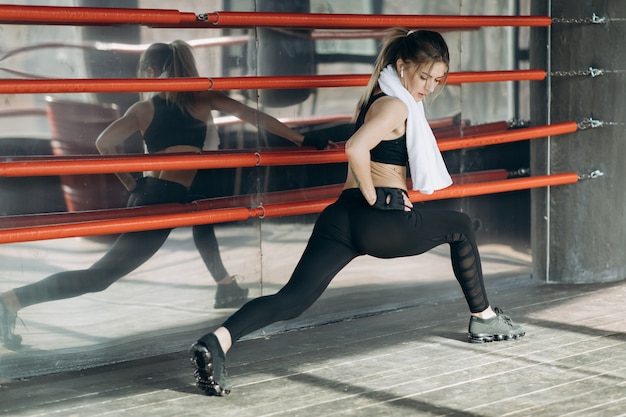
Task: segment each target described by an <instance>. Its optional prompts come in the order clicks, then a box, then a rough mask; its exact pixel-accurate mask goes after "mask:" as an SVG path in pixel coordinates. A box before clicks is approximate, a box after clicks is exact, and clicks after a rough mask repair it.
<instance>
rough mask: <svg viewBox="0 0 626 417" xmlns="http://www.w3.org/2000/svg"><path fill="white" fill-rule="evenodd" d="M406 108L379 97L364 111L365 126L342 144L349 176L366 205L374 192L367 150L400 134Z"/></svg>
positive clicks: (398, 103) (372, 200) (373, 196)
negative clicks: (344, 147) (365, 113)
mask: <svg viewBox="0 0 626 417" xmlns="http://www.w3.org/2000/svg"><path fill="white" fill-rule="evenodd" d="M407 115H408V109H407V107H406V106H405V105H404V104H403V103H402V102H401V101H400V100H397V99H393V98H381V99H379V100H378V101H377V102H375V103H374V104H373V105H372V107H371V108H370V110H369V111H368V114H367V117H366V118H365V123H363V125H362V126H361V127H360V128H359V129H358V130H357V131H356V132H355V133H354V134H353V135H352V136H351V137H350V139H349V140H348V141H347V142H346V156H347V157H348V167H349V170H350V174H351V175H352V177H353V178H354V181H355V182H356V184H357V185H358V187H359V189H360V190H361V193H362V194H363V197H365V199H366V200H367V202H368V203H369V204H370V205H373V204H374V203H375V202H376V189H375V188H374V182H373V180H372V174H371V163H370V158H371V156H370V151H371V150H372V149H373V148H374V147H376V145H378V144H379V143H380V142H381V141H382V140H384V139H387V138H392V137H397V136H398V135H397V134H395V133H393V132H394V131H399V130H401V131H403V130H404V124H405V122H406V118H407Z"/></svg>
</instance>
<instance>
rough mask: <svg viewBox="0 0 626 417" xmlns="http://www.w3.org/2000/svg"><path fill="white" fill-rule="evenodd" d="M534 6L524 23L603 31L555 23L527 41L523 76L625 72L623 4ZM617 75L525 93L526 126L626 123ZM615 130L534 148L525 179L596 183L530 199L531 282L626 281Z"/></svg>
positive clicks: (622, 82)
mask: <svg viewBox="0 0 626 417" xmlns="http://www.w3.org/2000/svg"><path fill="white" fill-rule="evenodd" d="M546 3H547V2H545V0H535V1H533V5H532V14H544V15H545V14H550V15H551V16H552V17H553V18H587V17H591V16H592V14H593V13H595V14H597V15H598V16H600V17H606V18H607V19H608V21H607V23H606V24H591V23H558V22H555V23H553V24H552V26H551V27H550V28H549V29H536V30H534V33H533V34H532V47H531V51H532V53H531V66H532V67H533V68H547V69H548V70H549V71H551V72H555V71H569V70H576V71H578V70H587V69H588V68H589V67H594V68H602V69H605V70H622V71H623V70H625V69H626V54H625V53H624V50H625V48H624V40H625V39H626V21H623V20H622V21H619V20H613V21H611V18H622V19H623V18H624V17H626V2H624V1H615V0H553V1H552V2H551V6H550V7H551V10H547V9H548V7H549V6H548V5H547V4H546ZM625 91H626V73H625V72H615V73H607V74H606V75H603V76H599V77H595V78H592V77H590V76H566V77H563V76H551V77H548V79H547V80H546V82H545V83H537V84H536V85H534V86H533V89H532V92H531V97H532V98H531V102H532V103H533V110H532V119H533V122H534V123H535V124H543V123H557V122H563V121H580V120H582V119H583V118H586V117H590V116H591V117H593V118H594V119H598V120H602V121H605V122H622V123H623V122H626V110H625V109H626V94H624V92H625ZM625 130H626V127H625V126H624V125H618V126H606V127H602V128H596V129H588V130H579V131H578V132H576V133H574V134H569V135H563V136H555V137H552V138H549V139H542V140H539V141H534V143H533V144H532V148H531V161H532V167H531V168H532V173H533V175H539V174H545V173H560V172H570V171H575V172H578V173H579V174H587V173H589V172H591V171H593V170H595V169H599V170H601V171H602V172H603V173H604V176H603V177H600V178H598V179H593V180H584V181H579V182H578V183H577V184H574V185H566V186H559V187H552V188H549V189H542V190H535V191H534V192H533V194H532V197H533V200H532V201H533V202H532V218H533V221H532V238H531V239H532V247H533V260H534V272H533V274H534V276H535V277H536V278H537V279H541V280H546V281H549V282H573V283H589V282H605V281H617V280H622V279H624V277H625V276H626V257H625V256H624V249H625V248H626V210H625V207H626V192H625V191H626V189H625V188H626V183H625V182H624V178H625V176H626V164H624V162H623V159H624V155H626V140H625V138H624V136H625V135H624V133H625Z"/></svg>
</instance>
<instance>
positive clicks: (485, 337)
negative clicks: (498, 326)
mask: <svg viewBox="0 0 626 417" xmlns="http://www.w3.org/2000/svg"><path fill="white" fill-rule="evenodd" d="M525 334H526V333H525V332H524V333H520V334H484V333H478V334H473V333H469V334H468V335H467V341H468V342H470V343H490V342H502V341H506V340H517V339H520V338H522V337H524V335H525Z"/></svg>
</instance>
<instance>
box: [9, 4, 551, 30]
mask: <svg viewBox="0 0 626 417" xmlns="http://www.w3.org/2000/svg"><path fill="white" fill-rule="evenodd" d="M0 22H1V23H3V24H39V25H128V24H140V25H148V26H164V27H177V26H180V25H185V24H195V27H204V28H209V27H214V28H249V27H255V26H256V27H288V28H320V29H379V28H389V27H393V26H406V27H441V28H445V27H454V28H458V27H482V26H543V27H545V26H550V25H551V24H552V18H551V17H550V16H445V15H421V16H420V15H410V16H407V15H371V14H327V13H261V12H214V13H205V14H202V15H199V16H197V15H196V14H195V13H189V12H180V11H178V10H158V9H131V8H125V9H124V8H96V7H60V6H13V5H0Z"/></svg>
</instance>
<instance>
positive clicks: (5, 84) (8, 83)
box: [0, 70, 546, 94]
mask: <svg viewBox="0 0 626 417" xmlns="http://www.w3.org/2000/svg"><path fill="white" fill-rule="evenodd" d="M545 77H546V72H545V71H544V70H507V71H475V72H457V73H451V74H450V75H449V76H448V84H450V85H454V84H462V83H485V82H500V81H540V80H543V79H544V78H545ZM369 78H370V75H369V74H337V75H308V76H297V77H296V76H274V77H271V76H265V77H223V78H167V79H165V78H156V79H155V78H90V79H86V78H79V79H76V78H75V79H37V80H32V79H31V80H2V83H0V94H53V93H111V92H124V93H141V92H152V91H203V90H216V91H218V90H220V91H222V90H257V89H288V88H295V89H298V88H328V87H362V86H364V85H367V82H368V80H369Z"/></svg>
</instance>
